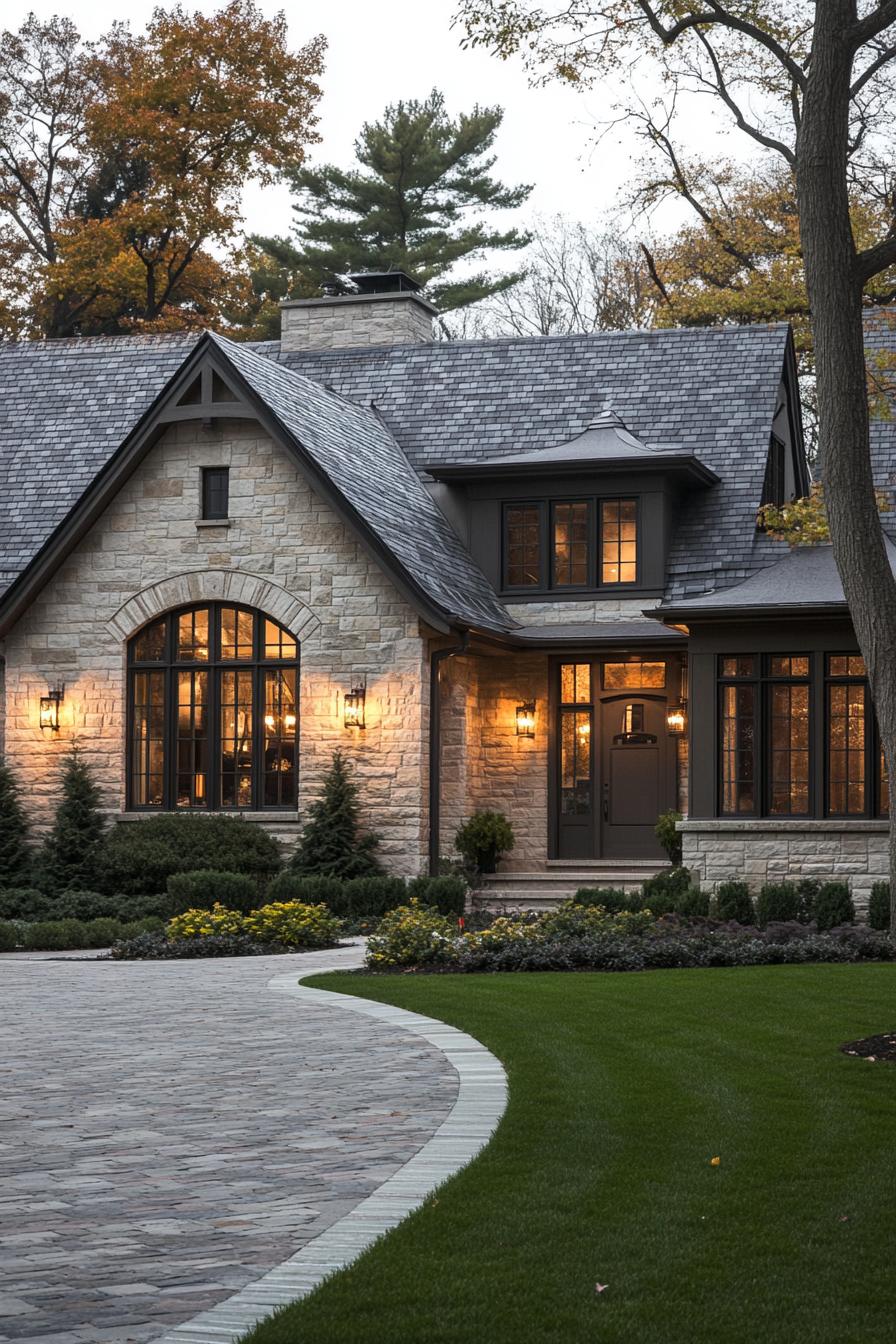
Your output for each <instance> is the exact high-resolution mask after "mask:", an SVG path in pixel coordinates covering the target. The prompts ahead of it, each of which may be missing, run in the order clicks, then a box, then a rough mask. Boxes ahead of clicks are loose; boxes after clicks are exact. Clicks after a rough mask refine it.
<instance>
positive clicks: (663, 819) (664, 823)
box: [653, 812, 682, 868]
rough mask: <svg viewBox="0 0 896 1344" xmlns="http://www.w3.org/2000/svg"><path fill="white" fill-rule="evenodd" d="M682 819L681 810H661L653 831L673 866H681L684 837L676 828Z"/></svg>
mask: <svg viewBox="0 0 896 1344" xmlns="http://www.w3.org/2000/svg"><path fill="white" fill-rule="evenodd" d="M680 821H681V813H680V812H661V813H660V815H659V817H658V818H657V823H656V826H655V827H654V829H653V833H654V835H655V836H656V838H657V840H659V842H660V844H661V845H662V847H663V849H664V850H665V851H666V853H667V854H668V856H669V862H670V863H671V864H672V866H673V868H678V867H680V866H681V852H682V837H681V833H680V832H679V831H677V830H676V829H675V828H676V826H677V825H678V823H679V822H680Z"/></svg>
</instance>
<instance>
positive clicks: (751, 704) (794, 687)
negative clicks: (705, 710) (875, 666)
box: [718, 654, 889, 817]
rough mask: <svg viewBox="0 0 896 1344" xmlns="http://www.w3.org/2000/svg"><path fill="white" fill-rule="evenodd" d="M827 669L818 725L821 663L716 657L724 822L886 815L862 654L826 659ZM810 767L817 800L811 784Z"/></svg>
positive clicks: (801, 658) (802, 658)
mask: <svg viewBox="0 0 896 1344" xmlns="http://www.w3.org/2000/svg"><path fill="white" fill-rule="evenodd" d="M816 669H817V672H816ZM823 670H824V686H823V699H822V693H821V688H820V687H819V692H818V702H817V703H818V709H819V712H818V715H817V721H816V720H813V713H812V707H813V677H815V676H816V675H817V676H819V677H820V675H821V671H822V659H821V657H820V656H819V657H817V658H815V659H813V658H811V657H810V656H809V655H806V654H793V655H791V654H768V655H764V656H760V655H758V654H737V655H731V656H724V657H722V658H720V659H719V667H718V675H719V811H720V813H721V814H722V815H723V816H737V815H738V814H740V815H745V816H772V817H775V816H777V817H808V816H812V815H826V816H834V817H850V816H852V817H873V816H886V815H887V814H888V810H889V783H888V780H887V773H886V765H885V762H884V758H883V753H882V751H881V747H880V740H879V736H878V733H877V729H876V726H875V722H874V714H873V710H872V705H871V698H870V693H869V690H868V683H867V680H866V678H865V666H864V663H863V661H862V659H861V657H860V656H859V655H858V654H828V655H826V656H825V658H824V668H823ZM822 706H823V711H824V712H823V714H822V712H821V710H822ZM822 762H823V767H824V799H823V800H822V797H821V787H820V785H821V770H822ZM816 763H817V765H816ZM816 770H817V772H818V778H819V789H818V791H817V796H815V795H814V794H813V787H812V781H813V774H814V772H815V771H816Z"/></svg>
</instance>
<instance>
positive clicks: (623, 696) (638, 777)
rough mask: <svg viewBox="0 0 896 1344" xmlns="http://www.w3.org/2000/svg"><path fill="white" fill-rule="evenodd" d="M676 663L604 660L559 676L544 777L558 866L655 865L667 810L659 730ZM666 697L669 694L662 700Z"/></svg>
mask: <svg viewBox="0 0 896 1344" xmlns="http://www.w3.org/2000/svg"><path fill="white" fill-rule="evenodd" d="M680 675H681V673H680V667H679V663H678V660H677V659H674V658H672V659H666V658H664V657H662V656H660V655H658V656H654V657H649V656H645V657H643V658H641V657H622V656H616V657H604V658H600V659H594V660H590V661H588V662H575V663H570V662H564V663H560V664H559V665H558V667H557V671H556V676H557V683H556V685H557V700H556V702H555V703H556V704H557V725H556V732H555V734H554V742H555V750H554V760H553V762H552V769H553V772H554V778H555V787H554V789H553V790H552V792H553V798H554V806H553V809H552V810H553V813H554V815H553V818H552V821H553V827H554V841H555V844H554V846H553V848H554V852H555V854H556V857H557V858H560V859H599V858H606V859H661V858H663V857H664V852H663V850H662V849H661V847H660V845H659V843H658V841H657V839H656V836H655V835H654V833H653V832H654V827H655V825H656V820H657V817H658V816H659V814H660V813H661V812H665V811H667V810H668V809H669V808H671V807H674V805H675V785H676V752H675V744H674V741H672V740H671V739H670V737H669V734H668V730H667V727H666V708H667V702H668V698H669V695H670V694H671V695H672V698H673V699H677V698H678V697H677V695H676V694H675V690H674V686H675V684H676V681H675V679H676V678H679V679H680ZM670 687H672V688H673V689H671V690H670Z"/></svg>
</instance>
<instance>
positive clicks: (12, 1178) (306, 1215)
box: [0, 949, 457, 1344]
mask: <svg viewBox="0 0 896 1344" xmlns="http://www.w3.org/2000/svg"><path fill="white" fill-rule="evenodd" d="M357 958H358V953H357V949H346V950H345V951H344V952H338V953H336V954H334V953H332V952H330V953H311V954H307V955H305V956H302V957H289V958H287V957H251V958H241V959H232V960H230V959H228V960H221V961H192V962H148V963H141V962H138V963H133V962H131V963H123V962H90V961H80V960H72V959H61V960H52V959H45V958H41V959H34V960H25V959H21V958H14V957H10V956H4V957H0V1003H2V1005H3V1008H2V1014H0V1341H6V1340H20V1339H21V1340H24V1339H27V1340H31V1341H35V1340H37V1341H40V1342H41V1344H81V1342H82V1341H84V1342H86V1341H91V1342H95V1344H105V1342H106V1341H108V1342H109V1344H125V1341H144V1340H152V1339H156V1338H158V1337H160V1336H161V1335H163V1334H164V1333H165V1332H166V1330H167V1329H168V1328H169V1327H170V1325H172V1324H174V1323H178V1322H180V1321H184V1320H187V1319H188V1318H190V1317H191V1316H193V1315H194V1314H195V1313H196V1312H198V1311H202V1310H203V1309H205V1308H206V1307H209V1306H211V1305H212V1304H213V1303H215V1302H218V1301H221V1300H222V1299H223V1298H226V1297H228V1296H229V1295H230V1294H231V1293H233V1292H235V1291H236V1290H237V1289H238V1288H241V1287H242V1286H243V1285H245V1284H246V1283H248V1282H250V1281H252V1280H253V1279H255V1278H257V1277H259V1276H260V1275H261V1274H263V1273H264V1272H265V1271H266V1270H268V1269H270V1268H271V1267H273V1266H274V1265H277V1264H279V1263H280V1262H281V1261H282V1260H284V1259H286V1258H287V1257H288V1256H289V1255H291V1254H292V1253H293V1252H295V1251H296V1250H297V1249H299V1247H300V1246H302V1245H304V1244H305V1243H306V1242H307V1241H308V1240H310V1239H311V1238H312V1237H314V1236H317V1234H318V1233H319V1232H321V1231H323V1229H324V1228H326V1227H328V1226H330V1224H331V1223H333V1222H335V1221H336V1219H338V1218H340V1217H342V1216H343V1214H345V1213H346V1212H347V1211H348V1210H349V1209H351V1208H353V1207H354V1206H355V1204H357V1203H358V1202H359V1201H360V1200H361V1199H362V1198H364V1197H365V1196H366V1195H368V1194H369V1193H370V1192H371V1191H372V1190H374V1189H375V1188H376V1187H377V1186H379V1185H380V1184H381V1183H382V1181H384V1180H385V1179H386V1178H387V1177H388V1176H389V1175H391V1173H392V1172H393V1171H395V1170H396V1169H397V1168H398V1167H399V1166H400V1165H401V1164H402V1163H403V1162H405V1161H407V1160H408V1158H410V1157H411V1156H412V1155H413V1154H414V1153H415V1152H416V1151H417V1149H418V1148H419V1147H420V1146H421V1145H422V1144H423V1143H425V1142H426V1140H427V1139H429V1138H430V1137H431V1135H432V1134H433V1133H434V1132H435V1130H436V1129H437V1128H438V1126H439V1125H440V1124H441V1122H442V1121H443V1120H444V1118H445V1117H446V1115H447V1114H448V1112H449V1111H450V1109H451V1107H452V1105H453V1103H454V1099H455V1096H456V1093H457V1076H456V1074H455V1073H454V1070H453V1069H452V1068H451V1066H450V1065H449V1064H448V1062H447V1061H446V1060H445V1058H444V1056H443V1055H442V1054H441V1053H440V1052H439V1051H438V1050H437V1049H436V1048H435V1047H434V1046H431V1045H429V1044H428V1043H427V1042H425V1041H422V1040H421V1039H420V1037H419V1036H416V1035H411V1034H410V1033H406V1032H405V1031H403V1030H401V1029H400V1028H397V1027H395V1026H388V1025H385V1024H383V1023H380V1022H376V1021H374V1020H371V1019H367V1018H363V1017H359V1016H358V1014H356V1013H353V1012H351V1011H349V1010H347V1009H345V1008H340V1007H339V1006H338V999H337V998H336V997H335V996H334V998H333V1001H332V1004H331V1003H329V1002H328V1003H326V1004H325V1005H318V1004H307V1003H305V1002H301V1001H298V1000H295V999H293V998H291V997H290V996H287V995H284V994H278V993H274V992H272V991H270V990H268V989H267V988H266V985H267V982H268V981H269V980H270V979H271V978H272V977H273V976H275V975H282V974H283V973H284V972H285V971H288V970H291V969H292V968H295V971H296V975H297V976H298V975H299V974H301V973H304V972H305V971H307V970H310V969H313V968H314V966H315V964H317V965H321V966H322V965H334V964H336V963H338V962H340V961H344V962H346V963H352V962H354V961H357Z"/></svg>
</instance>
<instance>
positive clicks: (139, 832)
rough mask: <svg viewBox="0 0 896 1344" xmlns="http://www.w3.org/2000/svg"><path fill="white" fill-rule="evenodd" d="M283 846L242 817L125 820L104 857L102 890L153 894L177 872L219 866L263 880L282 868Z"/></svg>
mask: <svg viewBox="0 0 896 1344" xmlns="http://www.w3.org/2000/svg"><path fill="white" fill-rule="evenodd" d="M281 862H282V860H281V857H280V846H279V844H278V843H277V841H276V840H275V839H274V837H273V836H272V835H270V834H269V833H268V832H267V831H266V830H265V829H264V827H263V826H258V825H256V824H255V823H253V822H251V821H244V820H243V819H242V818H241V817H224V816H210V817H202V816H187V815H176V814H173V813H172V814H166V815H163V816H158V817H149V818H147V819H146V820H145V821H139V822H121V823H119V824H118V825H117V826H113V827H112V828H111V830H110V831H109V833H108V835H107V837H106V840H105V844H104V845H103V849H102V852H101V854H100V857H99V871H100V879H101V886H102V888H103V891H106V892H110V893H114V894H124V895H135V896H152V895H154V894H156V893H157V892H160V891H165V890H166V888H167V884H168V878H169V877H171V876H172V874H174V873H188V872H195V871H196V870H197V869H202V868H214V869H217V870H218V871H220V872H228V873H247V874H249V875H251V876H252V877H255V878H257V879H259V880H261V881H264V880H266V879H267V878H269V877H272V876H273V875H274V874H275V873H276V872H278V871H279V869H280V867H281Z"/></svg>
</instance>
